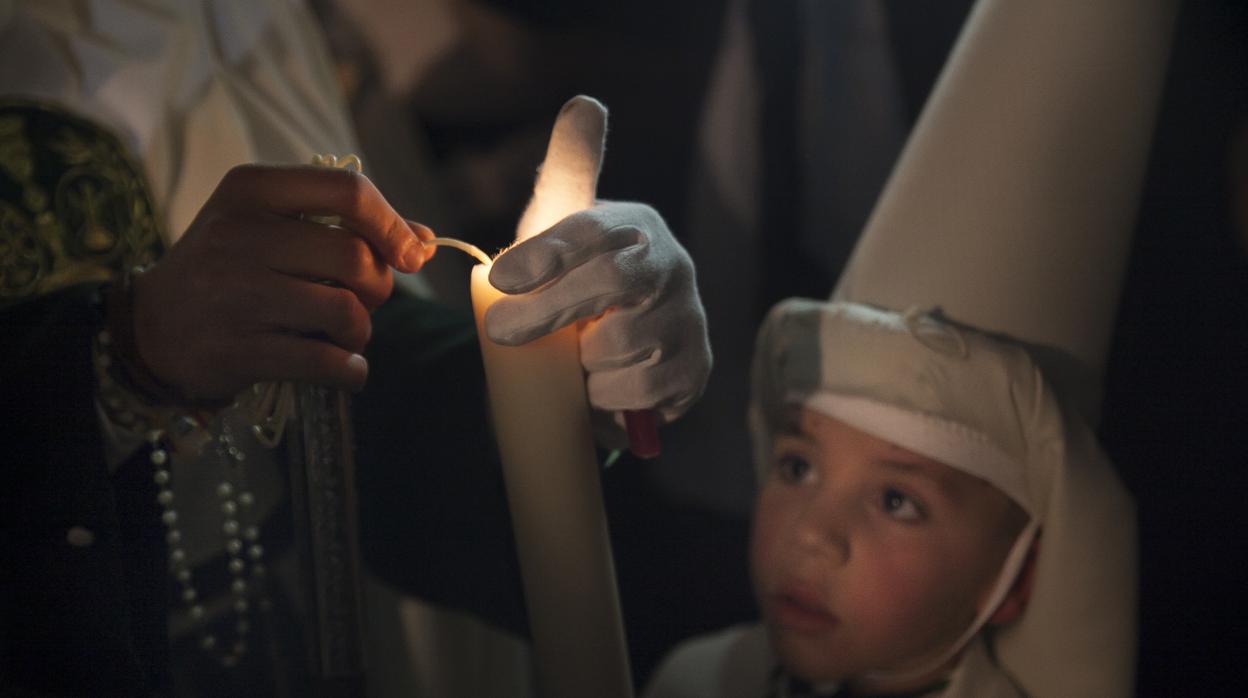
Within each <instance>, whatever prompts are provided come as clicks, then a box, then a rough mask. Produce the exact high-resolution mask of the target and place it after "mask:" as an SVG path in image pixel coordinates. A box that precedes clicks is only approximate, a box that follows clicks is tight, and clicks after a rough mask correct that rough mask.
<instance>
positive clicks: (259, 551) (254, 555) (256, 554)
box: [247, 545, 264, 560]
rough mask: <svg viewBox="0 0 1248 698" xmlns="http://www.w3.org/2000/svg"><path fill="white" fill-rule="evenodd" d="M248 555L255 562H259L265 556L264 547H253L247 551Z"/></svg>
mask: <svg viewBox="0 0 1248 698" xmlns="http://www.w3.org/2000/svg"><path fill="white" fill-rule="evenodd" d="M247 554H248V555H249V556H250V557H251V559H253V560H259V559H260V558H261V557H262V556H263V555H264V546H261V545H253V546H251V547H250V548H248V549H247Z"/></svg>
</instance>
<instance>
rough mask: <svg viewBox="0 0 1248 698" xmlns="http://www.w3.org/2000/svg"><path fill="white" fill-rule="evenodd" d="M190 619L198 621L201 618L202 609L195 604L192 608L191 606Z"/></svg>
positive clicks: (202, 614) (202, 615)
mask: <svg viewBox="0 0 1248 698" xmlns="http://www.w3.org/2000/svg"><path fill="white" fill-rule="evenodd" d="M191 617H192V618H194V619H195V620H199V619H200V618H203V617H204V607H203V606H200V605H199V604H195V605H194V606H191Z"/></svg>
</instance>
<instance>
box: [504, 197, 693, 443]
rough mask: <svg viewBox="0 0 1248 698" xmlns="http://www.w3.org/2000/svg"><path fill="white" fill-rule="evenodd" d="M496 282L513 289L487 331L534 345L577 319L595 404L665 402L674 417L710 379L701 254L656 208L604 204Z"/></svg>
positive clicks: (608, 407) (579, 216)
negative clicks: (699, 282)
mask: <svg viewBox="0 0 1248 698" xmlns="http://www.w3.org/2000/svg"><path fill="white" fill-rule="evenodd" d="M490 283H491V284H493V285H494V287H495V288H497V289H499V290H500V291H502V292H504V293H507V294H511V295H509V296H507V297H504V298H502V299H500V300H498V301H497V302H496V303H495V304H494V305H493V306H492V307H491V308H490V310H489V311H488V312H487V313H486V316H485V330H486V334H487V335H488V336H489V337H490V339H492V340H493V341H495V342H498V343H499V344H505V345H512V346H514V345H517V344H524V343H525V342H528V341H530V340H533V339H536V338H537V337H541V336H543V335H546V334H549V333H551V332H553V331H555V330H557V329H559V328H561V327H564V326H566V325H568V324H570V323H573V322H577V321H585V322H584V323H583V325H582V326H581V329H580V342H581V363H582V364H583V365H584V367H585V371H586V373H587V374H588V379H587V385H588V392H589V402H590V404H591V405H592V406H593V407H594V408H595V409H598V410H604V411H608V412H614V413H616V421H617V423H620V420H621V418H620V417H619V411H621V410H641V409H655V410H657V411H658V413H659V415H660V417H661V418H662V419H663V421H665V422H670V421H672V420H675V419H676V418H677V417H679V416H680V415H681V414H683V413H684V412H685V410H687V409H688V408H689V406H690V405H691V404H692V403H693V402H694V400H696V399H697V398H698V397H699V396H700V395H701V394H702V390H703V388H704V387H705V386H706V380H707V377H708V376H709V374H710V371H711V347H710V342H709V341H708V339H707V335H706V313H705V312H704V311H703V308H702V301H701V300H700V299H699V298H698V289H697V286H696V284H695V283H694V270H693V261H692V260H690V258H689V254H688V253H687V252H686V251H685V249H684V248H683V247H681V245H680V243H679V242H677V241H676V238H674V237H673V236H672V233H671V231H669V230H668V228H667V224H666V223H664V222H663V218H662V217H661V216H659V213H658V212H657V211H655V210H654V209H653V208H651V207H649V206H647V205H645V204H639V203H626V202H600V203H599V204H598V205H596V206H594V207H593V208H591V209H588V210H585V211H581V212H579V213H574V214H572V215H570V216H568V217H567V218H564V219H563V220H561V221H559V222H558V223H556V224H555V225H554V226H552V227H551V228H549V229H548V230H546V231H545V232H543V233H541V234H539V235H535V236H534V237H532V238H530V239H528V240H525V241H524V242H522V243H520V244H518V245H516V246H515V247H513V248H512V249H510V250H508V251H507V252H506V253H505V254H503V255H502V256H501V257H499V258H498V259H497V260H495V262H494V265H493V268H492V269H491V270H490Z"/></svg>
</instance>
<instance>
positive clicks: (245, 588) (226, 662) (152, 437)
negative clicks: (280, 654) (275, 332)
mask: <svg viewBox="0 0 1248 698" xmlns="http://www.w3.org/2000/svg"><path fill="white" fill-rule="evenodd" d="M184 419H185V418H184ZM219 423H220V425H221V428H220V434H219V435H217V436H216V437H215V439H214V449H215V451H216V455H217V460H218V462H219V463H220V464H221V466H222V471H223V479H222V480H221V482H220V484H218V485H217V488H216V495H217V497H218V499H219V500H220V502H221V514H222V524H221V534H222V536H223V537H224V539H225V552H226V555H227V557H228V558H229V559H228V562H227V563H226V566H227V568H228V570H229V572H230V577H231V579H230V594H231V596H232V597H233V601H232V605H233V611H234V614H235V619H234V632H235V635H234V641H233V643H231V644H230V646H229V648H228V649H226V650H225V651H224V653H222V654H221V655H220V657H219V658H220V661H221V665H222V666H224V667H227V668H228V667H233V666H235V665H237V664H238V662H239V661H240V660H241V659H242V657H243V655H244V654H246V652H247V638H248V635H249V633H250V630H251V622H252V617H251V612H252V604H251V598H250V597H251V596H253V595H254V596H256V597H257V605H258V606H259V608H260V610H261V611H268V610H269V608H270V607H271V604H270V602H269V600H268V598H267V597H265V596H264V595H263V594H262V590H263V580H264V578H265V575H266V574H267V571H266V569H265V566H264V563H263V560H264V547H263V546H262V545H261V544H260V542H259V539H260V528H259V526H258V525H257V524H256V523H255V521H254V519H253V518H252V515H253V511H252V510H253V507H254V505H255V496H254V495H253V494H252V492H251V491H250V490H249V489H248V488H247V485H246V479H245V472H244V468H243V463H244V462H245V460H246V454H245V453H243V451H242V450H241V449H239V448H238V446H237V445H236V444H235V443H234V435H233V433H232V429H231V428H230V425H229V422H228V421H227V420H225V419H224V418H221V419H219ZM148 443H149V444H150V447H151V451H150V453H149V456H148V457H149V459H150V460H151V462H152V465H154V466H155V468H156V469H155V472H154V473H153V476H152V477H153V479H154V480H155V481H156V485H157V487H158V488H159V491H158V493H157V495H156V501H157V502H158V503H159V504H160V506H161V509H162V513H161V517H160V518H161V521H162V522H163V523H164V526H165V541H166V542H167V543H168V544H169V569H170V573H171V574H172V575H173V578H174V579H175V580H176V581H177V582H178V584H179V586H180V587H181V594H180V596H181V601H182V603H183V604H184V606H185V608H186V610H187V613H189V614H190V617H191V618H192V619H193V620H195V621H200V620H203V618H204V616H205V614H206V611H205V609H204V606H203V604H202V603H201V601H202V600H201V598H200V594H199V592H198V590H196V588H195V584H194V578H193V576H192V573H191V569H190V565H189V562H188V559H187V554H186V550H185V549H184V548H183V547H182V543H183V534H182V530H181V529H180V528H179V527H178V511H177V509H175V508H174V497H173V490H172V487H171V486H172V482H173V474H172V472H171V471H170V468H169V466H170V465H171V458H170V445H169V441H168V439H167V438H166V435H165V433H164V430H161V429H156V430H152V431H151V432H149V433H148ZM249 567H250V569H248V568H249ZM249 578H250V580H251V581H250V583H249V581H248V579H249ZM218 644H222V643H219V642H218V638H217V636H216V635H214V634H212V633H210V632H208V630H207V628H204V629H202V630H201V633H200V636H199V646H200V648H201V649H203V650H204V651H205V652H213V651H214V650H215V649H216V648H217V646H218Z"/></svg>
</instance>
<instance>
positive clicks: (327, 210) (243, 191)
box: [214, 165, 425, 272]
mask: <svg viewBox="0 0 1248 698" xmlns="http://www.w3.org/2000/svg"><path fill="white" fill-rule="evenodd" d="M218 196H220V197H224V198H226V199H229V200H230V203H232V204H233V205H236V206H244V207H249V208H255V209H263V210H267V211H270V212H273V213H277V214H279V215H283V216H286V217H291V218H297V217H299V216H300V215H317V216H338V217H339V218H341V220H342V225H343V227H345V228H348V229H349V230H351V231H352V232H354V233H356V234H357V235H360V236H361V237H363V238H364V239H365V240H367V241H368V243H369V244H370V245H372V246H373V248H374V249H376V250H377V252H378V253H379V254H380V255H381V258H382V259H383V260H384V261H385V263H386V264H388V265H389V266H392V267H395V268H396V269H399V270H400V271H407V272H411V271H416V270H418V269H419V268H420V266H421V264H423V263H424V258H425V250H424V245H421V244H420V240H419V238H418V236H417V233H416V231H414V230H413V229H412V227H411V226H409V225H408V223H407V221H406V220H404V219H403V217H402V216H400V215H399V214H398V213H396V212H395V210H394V209H393V208H392V207H391V206H390V204H389V202H387V201H386V200H385V198H384V197H383V196H382V195H381V192H379V191H377V188H376V187H375V186H373V183H372V182H371V181H370V180H369V179H368V177H365V176H364V175H362V174H360V173H358V172H355V171H353V170H348V169H342V168H330V167H314V166H273V165H240V166H238V167H235V168H234V169H232V170H230V171H229V172H228V173H227V174H226V176H225V178H224V179H222V181H221V185H220V186H218V188H217V193H216V194H214V198H217V197H218Z"/></svg>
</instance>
